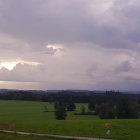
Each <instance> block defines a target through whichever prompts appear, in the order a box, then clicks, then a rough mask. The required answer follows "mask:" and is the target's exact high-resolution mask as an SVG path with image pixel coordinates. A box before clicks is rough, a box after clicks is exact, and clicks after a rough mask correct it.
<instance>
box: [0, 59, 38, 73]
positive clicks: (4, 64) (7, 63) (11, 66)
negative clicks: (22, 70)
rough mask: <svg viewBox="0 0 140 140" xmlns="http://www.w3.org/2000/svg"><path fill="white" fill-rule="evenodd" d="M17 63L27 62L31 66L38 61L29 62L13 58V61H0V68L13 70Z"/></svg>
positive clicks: (35, 64)
mask: <svg viewBox="0 0 140 140" xmlns="http://www.w3.org/2000/svg"><path fill="white" fill-rule="evenodd" d="M17 64H22V65H24V64H28V65H32V66H37V65H39V64H40V63H38V62H30V61H24V60H15V61H0V69H2V68H6V69H8V70H9V71H11V70H13V69H14V68H15V67H16V65H17Z"/></svg>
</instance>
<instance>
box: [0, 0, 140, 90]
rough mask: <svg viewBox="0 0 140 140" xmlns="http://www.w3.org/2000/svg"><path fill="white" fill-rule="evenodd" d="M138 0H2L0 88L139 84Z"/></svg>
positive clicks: (122, 87) (136, 86) (136, 87)
mask: <svg viewBox="0 0 140 140" xmlns="http://www.w3.org/2000/svg"><path fill="white" fill-rule="evenodd" d="M139 13H140V1H139V0H127V1H126V0H0V88H10V89H89V90H111V89H113V90H140V14H139Z"/></svg>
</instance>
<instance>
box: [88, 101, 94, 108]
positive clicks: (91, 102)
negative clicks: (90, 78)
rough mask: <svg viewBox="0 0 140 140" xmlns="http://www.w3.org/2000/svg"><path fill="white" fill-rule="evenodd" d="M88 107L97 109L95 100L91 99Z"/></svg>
mask: <svg viewBox="0 0 140 140" xmlns="http://www.w3.org/2000/svg"><path fill="white" fill-rule="evenodd" d="M88 109H89V110H94V109H95V103H94V101H90V102H89V103H88Z"/></svg>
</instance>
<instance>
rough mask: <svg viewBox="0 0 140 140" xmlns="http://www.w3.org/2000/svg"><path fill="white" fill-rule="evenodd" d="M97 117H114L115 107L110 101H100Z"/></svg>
mask: <svg viewBox="0 0 140 140" xmlns="http://www.w3.org/2000/svg"><path fill="white" fill-rule="evenodd" d="M99 117H100V118H101V119H114V118H115V108H114V106H113V105H112V104H111V103H102V104H101V105H100V106H99Z"/></svg>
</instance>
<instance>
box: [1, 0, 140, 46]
mask: <svg viewBox="0 0 140 140" xmlns="http://www.w3.org/2000/svg"><path fill="white" fill-rule="evenodd" d="M109 2H112V4H110V3H109ZM115 2H116V1H112V0H109V1H106V0H103V1H99V2H97V1H96V0H94V1H91V0H76V1H74V0H72V1H67V0H61V1H56V0H46V1H44V0H35V1H33V0H30V1H28V0H24V1H19V0H11V1H5V0H2V1H1V4H0V11H1V12H0V13H1V14H0V19H1V22H0V29H1V32H2V33H6V34H10V35H12V36H15V37H16V38H19V39H21V40H24V41H25V42H28V43H30V44H33V47H36V48H38V49H40V48H41V47H44V46H43V45H45V44H46V43H62V44H63V43H69V42H71V43H74V42H94V43H97V44H99V45H101V46H102V47H112V48H113V47H114V48H130V49H132V47H133V48H134V47H136V46H137V42H138V41H139V38H138V35H139V29H140V28H139V25H138V23H139V18H138V13H139V6H138V4H136V5H135V3H134V4H127V3H123V2H120V1H119V2H116V3H115ZM105 4H106V5H105ZM109 4H110V5H109ZM115 4H116V5H115ZM121 4H122V5H121ZM92 5H95V6H93V7H92ZM102 5H103V6H102ZM105 6H108V8H106V7H105ZM119 6H121V9H119ZM103 8H105V10H103V11H102V9H103ZM103 14H104V15H103ZM116 21H117V22H118V23H117V22H116ZM136 25H137V26H138V27H137V28H136V29H135V28H134V27H135V26H136ZM129 27H131V28H129Z"/></svg>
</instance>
